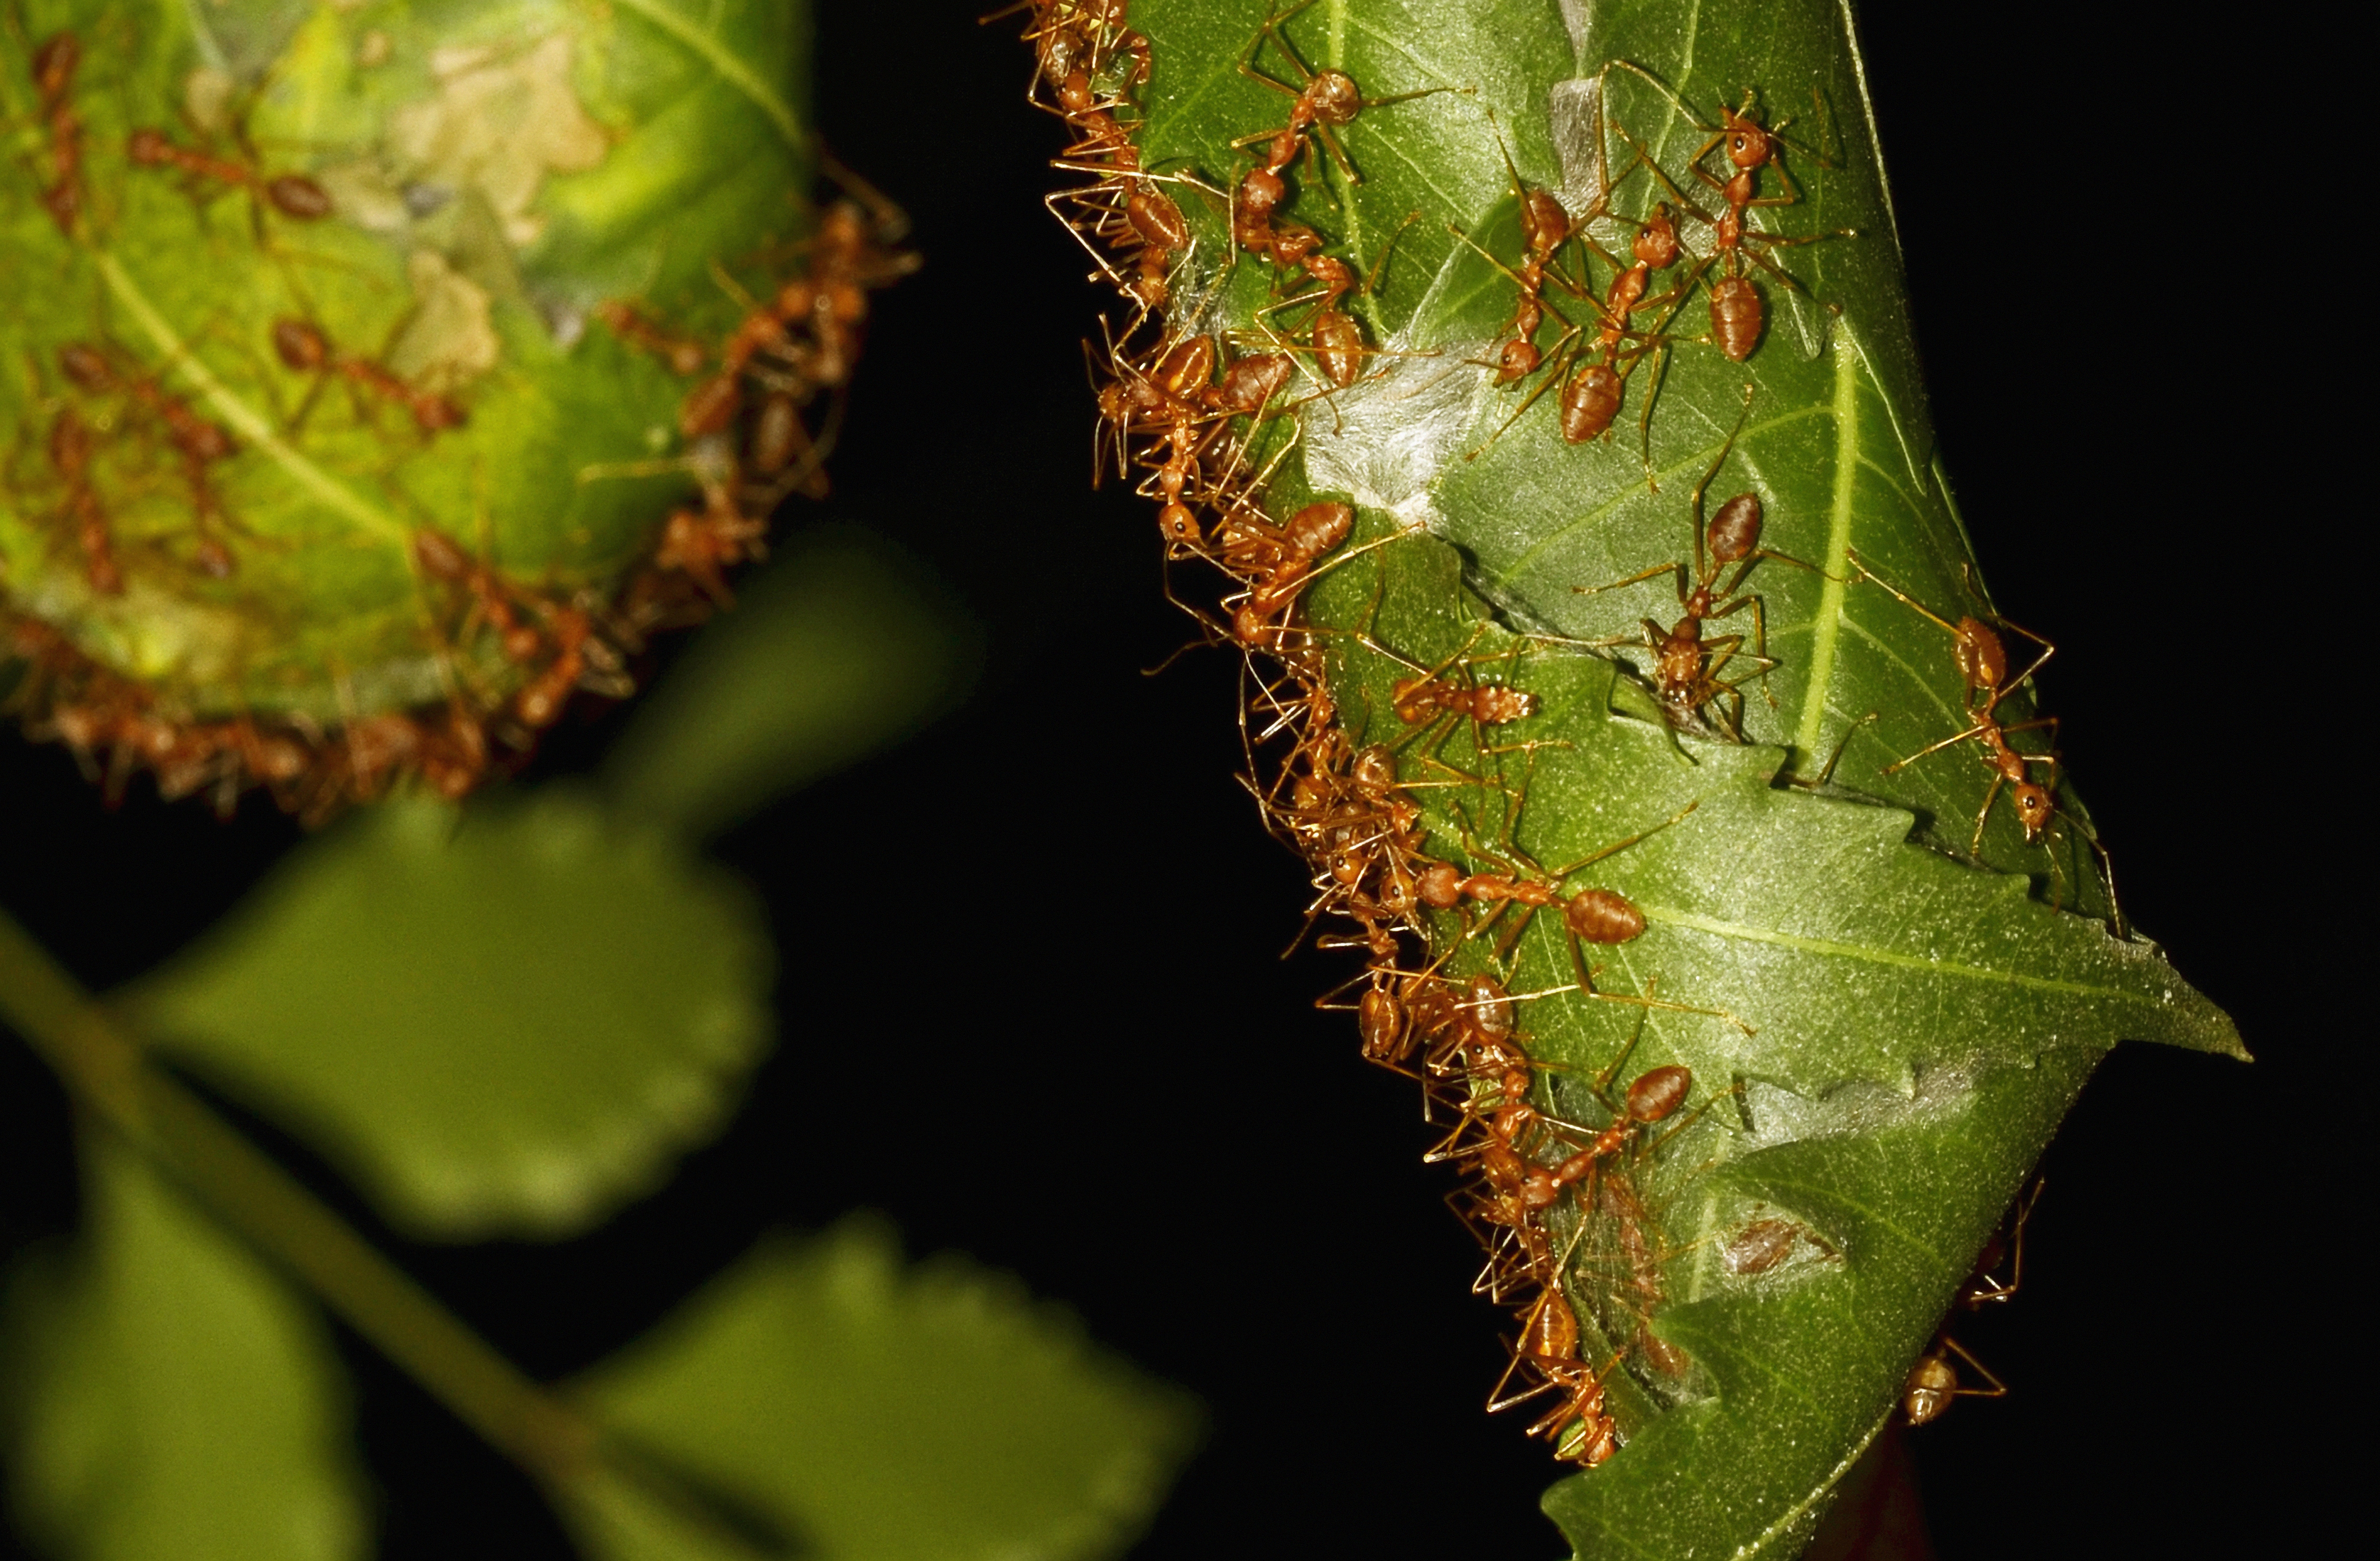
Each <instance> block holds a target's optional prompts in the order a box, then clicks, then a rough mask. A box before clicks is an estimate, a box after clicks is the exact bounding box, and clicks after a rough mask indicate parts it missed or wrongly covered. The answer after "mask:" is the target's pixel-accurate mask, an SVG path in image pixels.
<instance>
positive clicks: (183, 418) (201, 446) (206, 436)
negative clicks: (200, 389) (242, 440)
mask: <svg viewBox="0 0 2380 1561" xmlns="http://www.w3.org/2000/svg"><path fill="white" fill-rule="evenodd" d="M58 367H59V369H60V370H61V371H62V372H64V373H65V374H66V376H67V379H68V380H69V381H71V382H72V383H73V384H75V385H76V387H77V388H79V389H81V390H84V391H87V392H90V393H91V394H93V395H105V394H109V393H112V392H115V391H118V390H121V391H124V392H125V393H127V394H128V395H129V396H131V398H132V399H133V400H134V401H135V402H137V403H138V404H139V405H140V407H141V408H142V409H144V410H146V411H147V412H149V413H150V414H151V415H152V416H153V417H155V418H156V419H157V420H158V421H160V422H162V423H164V426H165V436H166V439H167V441H168V442H169V443H171V444H172V445H173V446H174V448H175V451H176V453H177V454H178V455H179V456H180V457H181V458H182V470H183V473H184V475H185V477H186V478H187V479H188V482H189V484H190V506H191V513H192V518H193V520H194V522H195V524H196V527H197V530H198V534H199V540H198V549H197V555H196V562H197V565H198V567H199V569H200V572H201V573H203V574H205V575H208V576H210V577H212V578H213V579H224V578H225V577H226V576H228V575H230V574H231V573H232V572H233V570H234V568H235V567H236V564H235V561H234V560H233V558H232V555H231V552H230V550H229V549H228V548H226V547H225V545H224V543H223V542H222V540H221V539H220V538H218V537H216V536H215V535H214V534H213V530H212V528H213V525H214V523H215V522H216V521H218V520H220V519H221V518H222V511H221V509H220V507H219V506H217V504H216V502H215V497H214V490H213V487H212V484H211V483H210V482H208V480H207V468H208V467H209V466H211V465H212V464H214V463H215V462H217V461H220V460H225V459H228V458H229V457H231V456H232V455H233V454H234V453H235V451H236V450H237V445H234V444H233V442H232V437H231V433H230V432H229V431H228V430H226V429H225V428H224V427H223V426H222V425H220V424H218V423H212V422H209V421H207V420H206V419H204V418H202V417H200V416H199V415H198V414H197V413H196V412H194V411H192V410H191V409H190V406H189V403H188V401H186V400H185V399H183V398H182V397H181V396H170V395H167V394H166V393H165V391H164V389H162V388H161V387H160V386H159V384H158V383H157V378H156V376H154V375H151V374H131V375H127V376H124V377H123V378H121V379H119V377H118V374H117V371H116V369H115V365H114V363H112V362H111V361H110V360H109V357H108V355H107V354H106V353H105V352H103V351H102V350H100V349H99V348H94V347H90V346H87V345H85V344H83V343H80V342H69V343H67V345H66V346H65V347H62V348H59V349H58Z"/></svg>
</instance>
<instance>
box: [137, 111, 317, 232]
mask: <svg viewBox="0 0 2380 1561" xmlns="http://www.w3.org/2000/svg"><path fill="white" fill-rule="evenodd" d="M125 152H126V155H128V156H129V157H130V158H131V159H132V161H133V164H134V165H136V166H138V167H142V168H167V167H170V168H176V169H178V170H180V171H181V172H182V173H184V174H187V175H188V176H189V177H191V178H192V179H194V180H212V181H213V182H215V183H217V184H222V185H227V186H230V187H232V188H234V189H247V190H250V191H253V192H254V193H256V194H258V195H261V197H263V199H264V200H265V201H267V202H268V203H269V204H270V205H271V206H272V207H273V210H274V211H276V212H279V213H281V214H282V215H283V216H285V217H295V218H297V220H298V221H300V222H318V221H320V220H321V219H322V218H324V217H327V216H329V215H330V214H331V192H330V191H329V190H326V189H323V188H322V186H321V185H319V184H317V183H315V182H314V181H313V180H312V179H310V178H308V177H306V176H305V175H303V174H277V175H274V176H273V177H270V178H267V177H265V176H264V173H263V171H262V170H261V169H260V168H257V167H254V166H252V165H249V164H247V163H238V162H234V161H232V160H231V159H229V158H225V157H215V156H212V155H210V154H208V153H206V152H193V151H191V150H190V149H189V148H188V147H183V146H176V145H175V144H174V143H173V142H172V141H171V140H167V139H166V136H165V132H164V131H163V130H160V129H155V128H141V129H138V130H135V131H133V132H132V135H131V138H130V140H128V142H127V143H126V146H125Z"/></svg>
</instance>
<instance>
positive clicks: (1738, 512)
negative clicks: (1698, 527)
mask: <svg viewBox="0 0 2380 1561" xmlns="http://www.w3.org/2000/svg"><path fill="white" fill-rule="evenodd" d="M1760 519H1761V516H1760V495H1759V494H1736V495H1735V497H1733V498H1731V499H1730V500H1728V501H1727V502H1726V503H1725V504H1723V505H1720V506H1718V514H1717V515H1715V516H1713V517H1711V523H1710V527H1709V529H1708V530H1706V531H1705V533H1704V538H1705V540H1706V543H1708V544H1709V547H1710V555H1711V562H1712V563H1713V564H1734V563H1739V562H1741V561H1742V560H1743V559H1746V558H1749V557H1751V556H1752V555H1753V552H1754V550H1755V549H1756V548H1758V547H1759V546H1760Z"/></svg>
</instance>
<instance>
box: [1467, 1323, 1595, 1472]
mask: <svg viewBox="0 0 2380 1561" xmlns="http://www.w3.org/2000/svg"><path fill="white" fill-rule="evenodd" d="M1578 1344H1579V1332H1578V1315H1577V1313H1576V1312H1574V1311H1572V1310H1571V1307H1570V1303H1569V1302H1568V1301H1566V1300H1564V1299H1562V1297H1561V1292H1560V1287H1557V1286H1554V1285H1548V1286H1547V1287H1545V1288H1544V1289H1543V1290H1541V1291H1540V1292H1539V1294H1538V1296H1537V1299H1536V1301H1535V1302H1534V1303H1533V1304H1532V1305H1531V1306H1530V1307H1529V1309H1528V1311H1526V1312H1525V1313H1524V1315H1523V1318H1522V1324H1521V1336H1520V1338H1518V1339H1517V1340H1515V1341H1514V1342H1513V1345H1512V1360H1511V1362H1510V1363H1509V1364H1508V1365H1507V1366H1506V1367H1505V1368H1504V1374H1503V1376H1501V1377H1500V1378H1499V1379H1497V1383H1496V1386H1495V1388H1494V1390H1493V1391H1491V1392H1490V1393H1489V1394H1488V1413H1489V1414H1495V1413H1497V1412H1499V1411H1500V1410H1504V1409H1511V1408H1512V1407H1513V1406H1514V1405H1516V1404H1524V1403H1526V1402H1528V1401H1529V1400H1530V1399H1532V1398H1534V1397H1536V1396H1538V1395H1539V1394H1541V1393H1546V1392H1552V1393H1554V1394H1555V1395H1557V1401H1556V1403H1555V1405H1554V1407H1553V1409H1549V1410H1548V1411H1547V1412H1546V1413H1545V1414H1544V1415H1542V1416H1540V1417H1539V1418H1538V1420H1537V1421H1536V1423H1535V1424H1533V1425H1531V1426H1530V1427H1529V1429H1528V1434H1529V1435H1531V1436H1541V1437H1544V1438H1545V1439H1546V1440H1547V1441H1549V1442H1551V1443H1552V1444H1553V1445H1554V1457H1557V1458H1560V1459H1561V1460H1562V1461H1563V1462H1565V1463H1575V1464H1578V1465H1580V1466H1582V1467H1584V1468H1588V1469H1592V1468H1594V1467H1595V1466H1596V1465H1597V1464H1599V1463H1602V1462H1603V1461H1605V1460H1606V1459H1608V1458H1609V1457H1611V1455H1612V1454H1613V1453H1614V1452H1616V1451H1618V1450H1619V1446H1620V1428H1619V1425H1618V1422H1616V1421H1613V1419H1612V1418H1611V1416H1610V1414H1609V1412H1608V1411H1607V1410H1606V1409H1604V1395H1603V1379H1604V1376H1605V1374H1606V1373H1607V1372H1609V1370H1610V1366H1609V1365H1607V1366H1606V1367H1605V1368H1604V1369H1603V1371H1601V1372H1596V1371H1589V1370H1588V1369H1587V1365H1586V1362H1585V1360H1582V1359H1581V1358H1580V1357H1579V1353H1578ZM1615 1363H1616V1362H1615ZM1524 1366H1525V1367H1527V1368H1528V1369H1529V1371H1530V1372H1531V1373H1532V1374H1534V1375H1535V1376H1536V1378H1537V1379H1538V1380H1537V1384H1536V1386H1534V1387H1529V1388H1525V1389H1523V1390H1522V1391H1521V1392H1519V1393H1516V1394H1510V1395H1508V1394H1507V1393H1506V1391H1505V1389H1506V1385H1507V1384H1509V1383H1510V1382H1511V1381H1512V1373H1513V1372H1514V1371H1516V1370H1518V1369H1520V1368H1521V1367H1524Z"/></svg>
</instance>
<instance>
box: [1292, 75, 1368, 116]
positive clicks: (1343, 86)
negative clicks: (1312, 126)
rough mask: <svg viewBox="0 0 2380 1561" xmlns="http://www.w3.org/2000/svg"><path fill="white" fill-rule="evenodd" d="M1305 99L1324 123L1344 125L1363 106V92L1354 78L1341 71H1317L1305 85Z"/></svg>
mask: <svg viewBox="0 0 2380 1561" xmlns="http://www.w3.org/2000/svg"><path fill="white" fill-rule="evenodd" d="M1305 98H1306V101H1307V102H1308V103H1310V104H1313V105H1314V117H1316V118H1317V119H1319V120H1321V121H1322V122H1323V123H1324V124H1326V125H1344V124H1347V123H1349V122H1351V121H1352V120H1354V117H1355V111H1356V110H1358V109H1360V108H1362V107H1363V106H1364V94H1363V92H1362V91H1359V90H1357V88H1356V86H1355V82H1354V79H1353V78H1352V77H1349V76H1348V75H1346V74H1345V73H1344V72H1343V71H1337V70H1325V71H1321V72H1319V73H1318V74H1317V75H1316V76H1315V78H1314V79H1313V80H1311V81H1309V82H1307V83H1306V85H1305Z"/></svg>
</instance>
